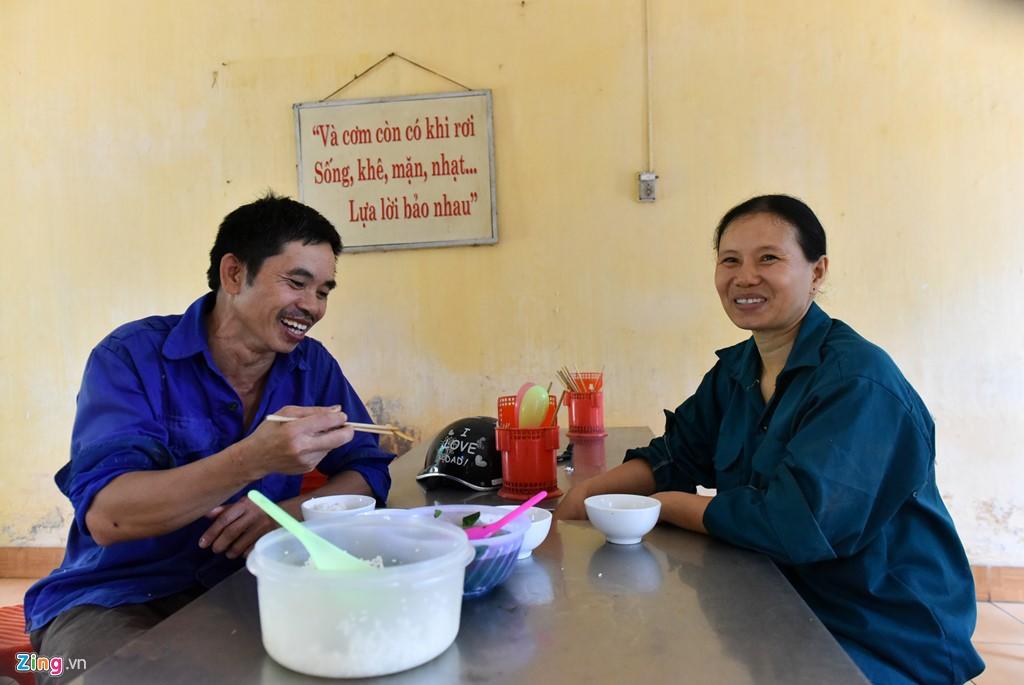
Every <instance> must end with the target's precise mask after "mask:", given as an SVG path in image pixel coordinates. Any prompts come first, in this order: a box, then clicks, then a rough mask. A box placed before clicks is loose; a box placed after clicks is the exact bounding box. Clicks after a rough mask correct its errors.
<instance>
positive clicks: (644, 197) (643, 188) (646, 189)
mask: <svg viewBox="0 0 1024 685" xmlns="http://www.w3.org/2000/svg"><path fill="white" fill-rule="evenodd" d="M639 180H640V188H639V190H638V192H637V199H639V200H640V202H654V197H655V190H656V188H655V184H656V182H657V180H658V176H657V174H655V173H654V172H653V171H641V172H640V174H639Z"/></svg>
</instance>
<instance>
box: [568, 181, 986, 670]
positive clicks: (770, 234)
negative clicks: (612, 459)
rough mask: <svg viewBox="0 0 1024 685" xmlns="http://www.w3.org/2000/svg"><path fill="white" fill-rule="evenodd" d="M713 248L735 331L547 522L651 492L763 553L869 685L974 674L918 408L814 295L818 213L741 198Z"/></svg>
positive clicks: (924, 417) (665, 509) (823, 269)
mask: <svg viewBox="0 0 1024 685" xmlns="http://www.w3.org/2000/svg"><path fill="white" fill-rule="evenodd" d="M715 250H716V252H717V255H718V260H717V266H716V268H715V287H716V288H717V289H718V294H719V297H720V298H721V300H722V306H723V307H724V308H725V312H726V314H727V315H728V316H729V318H730V319H731V320H732V322H733V323H734V324H736V325H737V326H738V327H740V328H742V329H745V330H749V331H751V332H752V333H753V336H752V337H751V338H750V339H748V340H747V341H745V342H743V343H740V344H739V345H734V346H733V347H729V348H726V349H724V350H720V351H718V353H717V354H718V358H719V359H718V363H717V364H716V365H715V366H714V368H712V369H711V371H709V372H708V373H707V375H705V376H704V379H703V381H702V382H701V384H700V387H698V388H697V392H696V393H695V394H694V395H693V396H692V397H690V398H689V399H688V400H686V401H685V402H683V404H682V405H680V406H679V408H678V409H676V411H675V413H674V414H669V413H668V412H666V417H667V421H666V425H665V434H664V435H663V436H661V437H660V438H656V439H654V440H652V441H651V443H650V445H648V446H647V447H644V448H639V449H633V450H629V451H628V452H627V453H626V457H625V460H624V462H623V464H622V465H621V466H618V467H616V468H615V469H612V470H611V471H608V472H607V473H604V474H602V475H600V476H597V477H595V478H592V479H590V480H588V481H585V482H584V483H582V484H581V485H579V486H577V487H575V488H573V489H572V490H570V491H569V492H568V493H567V495H566V496H565V498H564V500H563V502H562V503H561V504H560V505H559V507H558V509H557V511H556V512H555V516H556V517H558V518H569V519H573V518H576V519H582V518H586V510H585V508H584V506H583V500H584V499H585V498H586V497H588V496H590V495H594V494H600V493H605V492H633V493H641V494H652V493H653V496H654V497H655V498H657V499H659V500H660V501H661V505H662V507H661V519H662V520H663V521H667V522H669V523H672V524H674V525H677V526H680V527H682V528H687V529H689V530H693V531H697V532H700V533H708V534H710V535H713V536H715V537H717V538H720V539H722V540H725V541H727V542H730V543H733V544H735V545H739V546H742V547H747V548H749V549H753V550H757V551H759V552H763V553H765V554H768V555H770V556H771V557H772V559H773V560H774V561H775V563H776V564H777V565H778V567H779V569H780V570H781V571H782V572H783V573H784V574H785V576H786V577H787V578H788V579H789V581H790V582H791V583H792V584H793V586H794V587H795V588H796V590H797V591H798V592H799V593H800V595H801V596H802V597H803V598H804V600H805V601H806V602H807V604H808V605H809V606H810V607H811V609H812V610H813V611H814V612H815V614H817V616H818V618H820V619H821V621H822V623H824V624H825V626H827V627H828V629H829V630H830V631H831V632H832V634H833V635H834V636H835V638H836V639H837V640H838V641H839V643H840V644H841V645H842V646H843V648H844V649H846V651H847V653H848V654H849V655H850V657H851V658H853V660H854V661H855V662H856V663H857V665H858V666H859V667H860V668H861V670H863V671H864V673H865V674H866V675H867V676H868V678H869V679H871V680H872V681H873V682H875V683H963V682H965V681H966V680H968V679H970V678H971V677H973V676H975V675H977V674H978V673H980V672H981V670H982V669H983V668H984V664H983V663H982V661H981V659H980V657H979V656H978V654H977V652H976V651H975V650H974V648H973V646H972V645H971V642H970V638H971V633H972V632H973V630H974V623H975V613H976V605H975V598H974V583H973V580H972V577H971V572H970V567H969V566H968V563H967V558H966V556H965V554H964V550H963V546H962V545H961V544H960V540H959V538H958V537H957V534H956V530H955V529H954V527H953V522H952V519H951V518H950V516H949V513H948V512H947V511H946V508H945V506H944V505H943V503H942V499H941V498H940V497H939V491H938V489H937V487H936V485H935V470H934V466H935V464H934V461H935V442H934V436H935V431H934V425H933V423H932V419H931V416H930V415H929V414H928V410H927V409H926V408H925V406H924V404H923V403H922V401H921V398H920V397H918V395H917V393H916V392H915V391H914V389H913V388H912V387H911V386H910V384H909V383H908V382H907V380H906V379H905V378H904V377H903V375H902V374H901V373H900V371H899V369H898V368H896V365H895V364H894V363H893V361H892V360H891V359H890V358H889V356H888V355H887V354H886V353H885V352H884V351H882V350H881V349H880V348H878V347H876V346H875V345H873V344H871V343H869V342H868V341H866V340H865V339H864V338H862V337H860V336H859V335H858V334H857V333H856V332H855V331H854V330H853V329H852V328H850V327H849V326H847V325H846V324H845V323H843V322H841V321H838V320H835V319H831V318H829V316H828V315H827V314H825V312H823V311H822V310H821V309H820V308H819V307H818V306H817V305H816V304H815V303H814V296H815V294H816V293H817V292H818V290H819V289H820V287H821V284H822V282H823V280H824V279H825V276H826V274H827V273H828V257H827V256H826V254H825V231H824V229H823V228H822V226H821V223H820V222H819V221H818V219H817V217H816V216H815V215H814V213H813V212H812V211H811V209H810V208H809V207H807V206H806V205H805V204H804V203H802V202H800V201H799V200H796V199H794V198H791V197H787V196H784V195H766V196H761V197H755V198H753V199H751V200H748V201H746V202H744V203H742V204H740V205H739V206H737V207H735V208H733V209H732V210H730V211H729V212H728V213H727V214H726V215H725V217H723V219H722V221H721V222H720V223H719V225H718V229H717V231H716V234H715ZM697 485H702V486H705V487H708V488H716V489H717V494H716V495H715V496H714V497H704V496H700V495H696V494H694V493H695V491H696V487H695V486H697Z"/></svg>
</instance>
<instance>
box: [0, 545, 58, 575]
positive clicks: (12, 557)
mask: <svg viewBox="0 0 1024 685" xmlns="http://www.w3.org/2000/svg"><path fill="white" fill-rule="evenodd" d="M63 558H64V548H63V547H0V578H42V577H43V576H46V575H49V574H50V571H52V570H53V569H55V568H57V567H58V566H60V562H61V560H62V559H63Z"/></svg>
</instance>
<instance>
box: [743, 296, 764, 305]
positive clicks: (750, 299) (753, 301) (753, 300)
mask: <svg viewBox="0 0 1024 685" xmlns="http://www.w3.org/2000/svg"><path fill="white" fill-rule="evenodd" d="M758 302H764V298H763V297H737V298H736V304H757V303H758Z"/></svg>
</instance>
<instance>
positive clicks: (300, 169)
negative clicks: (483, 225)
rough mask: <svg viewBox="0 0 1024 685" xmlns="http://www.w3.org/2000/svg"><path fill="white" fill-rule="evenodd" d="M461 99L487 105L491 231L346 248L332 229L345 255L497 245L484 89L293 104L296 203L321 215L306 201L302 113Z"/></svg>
mask: <svg viewBox="0 0 1024 685" xmlns="http://www.w3.org/2000/svg"><path fill="white" fill-rule="evenodd" d="M463 97H478V98H484V101H485V103H486V119H487V121H486V135H487V141H486V145H487V164H488V171H489V177H490V178H489V183H488V186H487V191H488V192H489V193H490V197H489V200H490V230H488V231H487V232H483V231H481V232H480V233H479V234H478V235H473V236H472V237H469V238H458V239H437V240H433V239H429V238H428V239H425V240H424V239H420V240H412V241H406V242H387V243H373V244H359V245H351V246H350V245H349V244H347V243H345V235H344V232H343V230H342V228H343V227H341V226H335V228H336V229H337V231H338V233H339V234H341V235H342V242H343V243H345V244H344V252H375V251H391V250H410V249H419V248H431V247H457V246H463V245H494V244H496V243H497V242H498V202H497V186H496V181H495V164H494V106H493V98H492V95H491V91H490V90H489V89H486V90H467V91H456V92H445V93H426V94H421V95H397V96H388V97H374V98H359V99H352V100H322V101H315V102H303V103H296V104H294V105H292V110H293V111H294V116H295V151H296V175H297V178H298V189H299V201H300V202H302V203H304V204H309V205H310V206H311V207H313V208H314V209H317V211H320V212H321V213H324V210H323V209H322V208H320V207H317V206H316V205H314V204H310V203H309V201H308V199H307V193H306V183H308V182H309V181H308V180H307V179H304V171H305V165H304V163H303V162H304V160H303V135H302V126H303V113H304V112H307V111H309V110H317V109H323V108H337V107H350V106H365V105H374V104H381V103H393V102H409V101H438V100H447V99H450V98H463ZM332 223H334V222H332Z"/></svg>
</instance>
